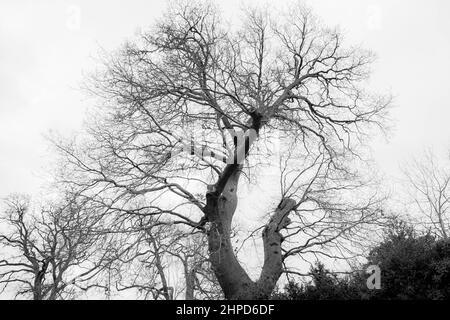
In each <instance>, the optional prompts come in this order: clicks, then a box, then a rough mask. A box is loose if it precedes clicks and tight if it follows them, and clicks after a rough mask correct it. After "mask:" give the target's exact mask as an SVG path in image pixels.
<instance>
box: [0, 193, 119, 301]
mask: <svg viewBox="0 0 450 320" xmlns="http://www.w3.org/2000/svg"><path fill="white" fill-rule="evenodd" d="M6 204H7V209H6V212H5V215H4V216H2V218H1V221H2V222H4V223H3V224H2V228H5V230H4V231H3V229H2V233H1V234H0V246H1V248H2V250H1V256H0V285H1V291H2V292H3V291H4V290H5V289H7V288H9V289H10V290H12V291H13V292H15V293H16V295H15V296H16V297H20V296H23V297H31V298H33V299H35V300H55V299H66V298H71V297H74V296H75V294H77V293H79V292H83V291H85V290H87V288H88V287H89V286H91V284H93V285H94V286H96V284H95V283H96V281H91V280H96V276H98V275H99V274H100V273H101V272H102V270H103V268H104V267H105V266H106V265H108V263H110V261H111V259H112V257H113V255H112V254H111V253H112V252H114V251H111V250H110V247H109V245H110V244H109V242H108V241H107V240H108V239H107V236H106V235H105V234H102V232H98V230H99V229H101V227H102V226H101V221H100V219H99V215H98V214H96V211H95V210H93V209H92V208H90V207H89V206H87V205H86V204H85V203H82V202H80V201H78V199H76V198H67V199H65V200H64V201H61V203H57V204H52V205H46V206H44V207H42V208H41V209H39V210H34V209H33V208H32V206H31V203H30V199H29V198H28V197H26V196H23V195H13V196H10V197H9V198H8V199H7V200H6Z"/></svg>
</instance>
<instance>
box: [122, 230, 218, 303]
mask: <svg viewBox="0 0 450 320" xmlns="http://www.w3.org/2000/svg"><path fill="white" fill-rule="evenodd" d="M146 225H147V226H149V225H151V224H150V223H148V222H147V223H146ZM139 237H140V240H139V241H134V243H136V247H135V250H130V251H129V254H128V255H126V256H123V257H122V259H121V260H122V266H121V267H122V270H121V271H120V272H117V275H118V276H119V278H118V279H117V282H118V283H117V286H116V287H117V290H118V291H124V290H129V289H134V290H137V291H138V293H139V294H140V296H142V297H143V298H144V299H148V298H152V299H154V300H158V299H164V300H172V299H176V298H177V297H179V295H180V294H183V298H184V299H186V300H194V299H218V298H220V297H221V289H220V286H219V285H218V283H217V280H216V279H215V276H214V274H213V273H212V270H211V268H210V266H209V262H208V258H207V254H206V253H207V243H206V238H205V236H204V235H203V234H199V233H198V232H197V233H196V234H188V233H186V232H183V231H182V230H180V229H179V228H173V227H171V226H168V225H165V224H162V225H161V224H157V223H155V224H154V225H151V226H150V227H147V228H146V229H145V230H144V231H143V233H141V234H140V235H139ZM174 275H175V276H174ZM179 275H183V276H181V279H180V276H179Z"/></svg>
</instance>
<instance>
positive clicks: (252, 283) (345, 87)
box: [56, 2, 390, 299]
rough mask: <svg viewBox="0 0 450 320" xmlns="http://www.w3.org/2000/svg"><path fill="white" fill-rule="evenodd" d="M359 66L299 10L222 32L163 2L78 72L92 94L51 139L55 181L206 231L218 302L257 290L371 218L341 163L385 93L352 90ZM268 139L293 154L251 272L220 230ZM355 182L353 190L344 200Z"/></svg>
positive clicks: (198, 12) (336, 245)
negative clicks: (81, 126)
mask: <svg viewBox="0 0 450 320" xmlns="http://www.w3.org/2000/svg"><path fill="white" fill-rule="evenodd" d="M372 61H373V55H372V54H371V53H370V52H368V51H365V50H362V49H359V48H355V47H345V46H344V45H343V39H342V36H341V35H340V33H339V31H338V30H336V29H328V28H325V27H323V26H322V25H321V24H320V22H319V20H318V19H317V18H316V17H314V15H312V14H311V12H310V11H309V10H308V9H306V8H303V7H300V6H295V7H292V8H288V10H286V11H285V12H281V13H279V15H277V16H271V15H270V14H269V10H257V9H254V10H253V9H250V10H247V11H246V12H245V13H244V19H243V20H242V23H241V24H240V25H238V26H236V27H227V24H226V23H224V21H223V20H222V18H221V17H220V15H219V13H218V11H217V10H216V8H215V7H214V6H213V5H211V4H210V3H194V4H185V3H181V2H177V3H173V4H172V5H171V6H170V8H169V9H168V11H167V13H166V14H165V15H164V16H163V17H162V19H160V20H159V21H158V23H156V25H155V26H154V27H153V28H151V29H150V30H149V31H148V32H144V33H142V34H141V35H140V36H139V37H138V38H137V39H136V40H134V41H132V42H131V41H130V42H127V43H126V44H125V45H124V46H123V47H122V48H121V49H120V50H118V51H117V52H115V53H113V54H111V55H108V56H107V57H105V66H104V68H103V69H102V70H99V71H98V72H97V73H96V74H95V75H94V76H93V77H92V82H91V83H90V85H89V90H90V91H91V92H92V93H94V94H95V95H96V96H97V97H99V98H100V99H101V101H102V102H103V103H102V105H101V106H100V107H99V108H98V109H97V110H98V111H97V112H96V113H95V114H94V115H93V116H92V118H91V119H93V120H92V121H91V123H90V125H89V129H88V132H87V134H86V136H85V137H80V138H79V139H80V140H81V141H74V142H73V143H56V145H57V147H58V149H59V151H60V152H61V155H62V156H63V157H64V158H65V167H64V169H65V170H63V174H62V176H61V181H63V182H64V183H71V184H72V185H76V186H77V187H79V188H80V187H81V188H82V192H83V194H85V195H86V196H87V197H90V198H91V199H94V200H95V201H96V202H98V203H102V204H103V205H104V207H105V208H107V209H108V210H109V212H110V214H111V215H112V216H114V217H115V218H111V221H112V222H113V223H122V222H119V221H133V219H135V217H139V216H140V215H143V214H145V215H147V216H154V217H155V219H157V220H158V221H159V223H165V224H168V225H185V226H188V227H190V228H194V229H196V230H200V231H202V232H204V233H206V235H207V237H208V248H209V261H210V263H211V265H212V267H213V270H214V273H215V275H216V277H217V280H218V282H219V284H220V286H221V288H222V289H223V293H224V295H225V297H226V298H228V299H259V298H267V297H269V296H270V294H271V292H272V290H273V288H274V287H275V285H276V283H277V281H278V279H279V277H280V275H281V274H282V273H283V271H285V270H286V269H287V266H286V267H283V264H285V265H286V263H287V258H288V257H291V258H292V257H294V256H297V257H300V259H301V258H302V257H303V256H304V255H306V254H307V252H305V251H307V249H308V248H309V249H310V250H309V253H311V254H312V255H315V254H317V253H318V252H320V253H324V254H328V255H330V253H329V251H330V250H331V249H330V248H331V247H333V249H332V251H333V252H337V253H338V254H339V255H341V254H343V252H344V251H345V250H344V248H345V247H346V246H347V245H348V244H349V242H348V241H343V239H345V236H348V235H349V234H351V233H352V232H354V233H355V234H356V233H357V230H359V229H358V228H359V227H361V226H366V222H368V224H369V225H370V224H372V223H374V222H375V221H376V217H377V216H379V203H380V199H379V197H378V196H377V195H375V194H374V193H370V194H369V193H368V192H367V188H365V187H366V186H367V184H366V182H367V181H363V180H361V179H360V178H358V175H357V172H356V169H355V168H357V167H358V164H357V160H358V157H355V156H356V155H359V156H361V155H362V153H360V152H359V150H360V149H359V146H360V145H361V143H362V142H363V141H364V138H365V137H366V136H367V134H369V133H372V131H370V129H371V128H373V127H377V128H378V127H381V126H382V120H383V117H384V114H385V110H386V108H387V107H388V105H389V102H390V99H389V97H380V96H375V95H372V94H369V93H367V92H365V91H364V90H363V87H362V86H363V85H364V80H366V79H367V77H368V75H369V66H370V64H371V62H372ZM277 137H279V139H277ZM281 141H282V143H281ZM273 143H275V144H276V143H279V144H282V145H283V146H290V147H291V150H293V152H294V153H295V159H296V161H287V162H286V164H287V165H288V168H285V169H284V171H283V173H282V177H284V179H287V180H288V181H286V183H284V188H282V192H281V194H279V193H278V192H277V193H276V194H273V195H272V196H273V197H274V198H275V203H276V204H275V206H273V205H272V207H271V208H267V211H268V212H270V213H266V214H264V219H263V220H264V222H263V223H262V225H261V227H260V228H259V229H258V230H262V238H261V242H262V246H263V251H264V263H263V265H262V266H261V272H260V275H259V277H258V279H257V280H253V279H252V278H251V277H250V276H249V274H248V272H247V271H246V270H245V264H242V263H241V262H240V261H239V257H237V256H236V254H235V248H234V246H233V244H232V243H231V240H230V235H231V229H232V227H233V221H235V222H236V221H237V220H236V219H234V216H235V213H236V212H237V210H240V209H239V208H238V194H239V193H238V186H239V190H241V189H240V188H242V186H244V185H249V184H251V183H254V182H255V177H259V178H260V179H265V178H266V177H265V175H264V174H266V173H269V172H270V171H271V170H270V169H269V168H270V167H271V168H272V169H273V168H274V167H275V169H277V166H278V163H279V161H276V162H271V161H268V159H271V158H273V157H274V156H276V150H274V149H273V148H272V147H270V144H272V145H273ZM277 150H278V149H277ZM358 153H359V154H358ZM267 162H269V163H267ZM267 166H269V168H268V167H267ZM252 170H253V171H252ZM252 172H253V173H252ZM287 176H289V177H287ZM360 188H362V189H365V191H364V192H362V193H363V194H364V195H365V196H364V197H363V196H361V197H355V194H356V192H357V191H358V190H360ZM241 194H242V192H241ZM241 200H244V201H245V199H242V198H241ZM241 208H243V207H241ZM240 213H241V215H246V216H249V215H250V212H248V211H247V212H240ZM307 214H309V216H310V217H314V219H315V220H314V219H312V218H311V219H304V218H303V217H304V216H305V215H307ZM322 217H323V218H322ZM314 221H315V222H314ZM130 224H132V225H133V223H130ZM289 225H291V227H289ZM315 225H317V226H318V228H317V229H316V228H315V227H314V226H315ZM305 226H306V227H305ZM319 226H320V227H319ZM285 232H289V237H290V244H289V245H288V243H287V242H285V243H284V244H283V246H282V243H283V240H285V239H286V237H285V235H283V233H285ZM295 235H303V236H304V238H303V239H304V240H295ZM346 239H347V240H349V239H351V237H347V238H346ZM310 244H314V249H311V248H312V247H311V246H310ZM327 249H330V250H329V251H328V253H327ZM332 255H334V254H332ZM332 255H330V256H332Z"/></svg>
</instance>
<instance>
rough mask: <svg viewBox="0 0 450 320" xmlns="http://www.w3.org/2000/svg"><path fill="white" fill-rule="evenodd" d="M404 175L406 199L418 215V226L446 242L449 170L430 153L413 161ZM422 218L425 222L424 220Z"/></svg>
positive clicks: (449, 211)
mask: <svg viewBox="0 0 450 320" xmlns="http://www.w3.org/2000/svg"><path fill="white" fill-rule="evenodd" d="M404 174H405V176H406V178H407V181H408V184H409V187H410V189H409V198H410V199H411V201H412V202H413V203H414V205H415V208H416V209H418V213H419V214H420V215H419V216H418V217H417V219H418V220H419V225H422V226H423V227H424V228H425V229H426V230H429V231H430V232H432V233H433V234H435V235H436V236H439V237H442V238H444V239H448V236H449V232H450V168H449V167H448V165H447V164H442V163H440V162H439V161H438V160H437V158H436V156H435V155H434V153H433V151H431V150H428V151H427V152H425V153H424V157H423V158H422V159H414V160H413V162H412V163H410V164H409V165H408V166H407V167H406V170H405V171H404ZM424 218H425V219H426V220H424Z"/></svg>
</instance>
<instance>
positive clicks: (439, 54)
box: [0, 0, 450, 197]
mask: <svg viewBox="0 0 450 320" xmlns="http://www.w3.org/2000/svg"><path fill="white" fill-rule="evenodd" d="M240 2H241V1H240V0H228V1H226V2H225V1H223V2H222V3H221V6H222V8H223V9H224V10H225V12H226V13H228V14H230V13H234V12H235V11H234V10H237V8H238V7H239V3H240ZM276 3H282V1H280V0H279V1H277V2H276ZM307 3H308V4H309V5H310V6H311V7H312V8H313V9H314V10H315V12H316V13H317V14H318V15H319V16H320V17H321V18H322V19H323V20H324V21H325V22H326V23H327V24H329V25H336V24H338V25H340V26H341V27H342V28H343V29H344V30H345V32H346V34H347V39H348V43H349V44H350V45H352V44H358V43H361V44H363V45H364V46H365V47H366V48H369V49H372V50H373V51H375V52H376V53H377V54H378V56H379V59H378V62H377V64H376V65H375V67H374V75H373V78H372V79H373V80H372V82H371V84H372V85H373V87H374V88H375V89H379V90H388V91H391V92H392V93H393V94H394V96H395V105H396V108H395V109H394V110H393V112H392V116H393V117H394V118H395V119H396V122H395V124H396V129H395V130H394V131H393V132H392V137H391V139H390V142H389V143H385V141H383V140H378V141H376V142H375V143H374V151H375V157H376V159H377V161H378V163H379V165H380V168H381V169H382V170H383V171H384V172H386V174H388V175H389V176H393V175H396V174H397V173H398V165H399V163H401V162H402V161H403V160H404V159H406V158H408V157H409V156H410V155H412V154H419V153H420V151H421V150H422V149H423V148H425V147H428V146H434V147H435V148H437V149H439V150H444V149H445V148H447V147H450V126H449V116H450V102H449V101H450V88H449V79H448V77H449V75H450V19H449V18H448V15H449V14H450V2H449V1H447V0H428V1H417V0H415V1H411V0H410V1H407V0H379V1H375V0H372V1H361V0H340V1H334V0H314V1H307ZM164 5H165V1H164V0H151V1H149V0H127V1H124V0H123V1H118V0H114V1H111V0H96V1H87V0H86V1H82V0H72V1H62V0H40V1H32V0H1V2H0V197H3V196H5V195H7V194H8V193H10V192H33V193H34V192H36V191H38V190H39V188H38V187H39V183H40V178H39V177H40V172H41V170H42V169H43V168H45V164H46V161H47V155H46V149H47V143H46V141H45V139H44V138H43V134H45V133H47V132H48V131H49V130H56V131H60V132H62V133H64V134H68V133H70V132H71V131H72V130H76V129H78V128H80V126H81V124H82V121H83V117H84V112H85V108H86V106H88V105H89V101H87V100H86V99H84V98H83V95H82V93H80V92H79V91H78V90H77V87H78V86H79V83H80V81H81V80H82V73H83V72H89V70H92V68H93V65H94V63H93V60H92V58H91V57H93V56H94V57H95V55H96V53H97V51H98V49H99V47H100V46H101V47H104V48H106V49H113V48H116V47H117V46H118V45H120V44H121V43H122V42H123V41H124V40H125V39H126V38H127V37H132V36H133V34H134V32H135V31H136V30H137V28H138V27H146V26H148V25H150V24H151V23H152V21H153V19H154V18H155V17H156V16H158V14H159V13H160V12H161V10H162V9H163V8H164Z"/></svg>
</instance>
